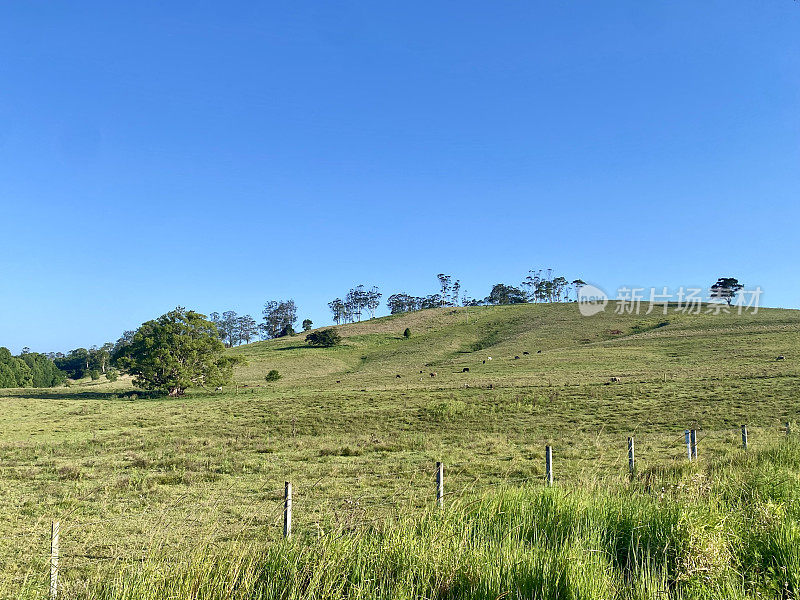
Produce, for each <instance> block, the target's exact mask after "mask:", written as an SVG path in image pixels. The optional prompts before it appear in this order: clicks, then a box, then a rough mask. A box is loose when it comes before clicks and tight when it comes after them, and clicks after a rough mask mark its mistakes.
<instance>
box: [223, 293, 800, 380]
mask: <svg viewBox="0 0 800 600" xmlns="http://www.w3.org/2000/svg"><path fill="white" fill-rule="evenodd" d="M647 308H648V307H647V305H643V308H642V313H644V312H646V310H647ZM406 327H408V328H410V330H411V332H412V335H411V338H410V339H405V338H404V337H403V335H402V333H403V330H404V329H405V328H406ZM337 330H338V331H339V333H340V334H341V335H342V337H343V340H344V341H343V344H342V345H341V346H339V347H335V348H311V347H308V346H307V345H306V344H305V340H304V336H303V335H297V336H294V337H290V338H282V339H277V340H269V341H263V342H256V343H254V344H250V345H247V346H241V347H239V348H235V349H233V350H231V352H232V353H234V354H236V355H240V356H243V357H244V358H246V359H247V361H248V362H247V365H246V366H244V367H242V368H240V369H239V370H238V372H237V382H238V383H240V384H245V385H248V386H255V385H266V384H265V383H264V375H265V374H266V373H267V372H268V371H269V370H270V369H277V370H278V371H279V372H280V373H281V375H282V376H283V378H282V379H281V380H280V382H278V383H277V384H274V386H275V387H276V388H277V389H280V388H286V387H289V388H298V387H309V388H315V389H324V388H329V387H337V386H340V387H343V388H345V389H348V388H365V389H384V388H402V389H405V388H421V387H422V388H431V387H433V388H456V387H464V386H470V387H472V386H488V385H489V384H491V385H501V386H503V385H510V386H529V385H533V386H535V385H564V384H566V385H578V384H591V383H606V382H608V381H609V380H610V378H611V377H618V378H620V379H621V380H622V381H623V382H625V381H647V380H651V379H654V378H656V379H662V380H663V379H664V378H665V377H666V378H667V379H685V378H691V379H694V380H702V379H707V378H717V377H719V376H721V375H725V376H735V377H765V376H767V377H772V376H781V375H797V373H798V362H797V359H798V357H799V356H800V335H798V334H800V311H797V310H788V309H761V310H759V311H758V312H757V313H756V314H742V315H739V314H736V312H735V311H733V312H732V314H724V313H723V314H700V315H687V314H682V313H676V312H674V311H673V310H672V309H670V312H669V313H668V314H667V315H664V314H663V313H662V308H661V307H658V308H655V309H654V310H653V312H652V313H651V314H649V315H646V314H640V315H635V314H616V311H615V305H614V303H613V302H612V303H611V304H610V305H609V306H608V308H607V309H606V311H605V312H604V313H601V314H599V315H595V316H592V317H583V316H581V315H580V313H579V311H578V307H577V305H576V304H574V303H570V304H566V303H563V304H525V305H515V306H493V307H471V308H440V309H431V310H424V311H419V312H415V313H408V314H402V315H394V316H388V317H382V318H378V319H372V320H369V321H364V322H361V323H353V324H348V325H342V326H339V327H337ZM526 352H527V353H528V354H525V353H526ZM779 355H783V356H786V360H782V361H778V360H776V358H777V357H778V356H779ZM489 357H491V360H490V359H489ZM516 357H519V358H516ZM484 361H485V362H484ZM465 368H467V369H469V372H468V373H466V372H463V370H464V369H465ZM420 372H421V373H420ZM430 373H436V377H434V378H432V377H431V376H430ZM398 375H399V376H400V377H397V376H398Z"/></svg>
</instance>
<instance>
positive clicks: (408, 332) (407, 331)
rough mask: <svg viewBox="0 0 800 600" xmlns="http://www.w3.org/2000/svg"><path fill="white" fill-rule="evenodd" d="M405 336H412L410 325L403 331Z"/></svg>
mask: <svg viewBox="0 0 800 600" xmlns="http://www.w3.org/2000/svg"><path fill="white" fill-rule="evenodd" d="M403 337H404V338H406V339H408V338H410V337H411V330H410V329H409V328H408V327H406V330H405V331H404V332H403Z"/></svg>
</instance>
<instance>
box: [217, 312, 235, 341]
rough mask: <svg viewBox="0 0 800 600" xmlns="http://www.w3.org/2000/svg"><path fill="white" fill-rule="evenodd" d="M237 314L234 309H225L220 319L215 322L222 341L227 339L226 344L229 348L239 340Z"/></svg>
mask: <svg viewBox="0 0 800 600" xmlns="http://www.w3.org/2000/svg"><path fill="white" fill-rule="evenodd" d="M238 325H239V315H237V314H236V311H235V310H226V311H225V312H224V313H222V319H221V320H220V322H219V323H218V324H217V329H219V333H220V337H221V338H222V341H223V342H224V341H225V340H227V344H228V347H229V348H232V347H233V346H235V345H236V344H237V343H238V342H239V331H238V330H239V327H238Z"/></svg>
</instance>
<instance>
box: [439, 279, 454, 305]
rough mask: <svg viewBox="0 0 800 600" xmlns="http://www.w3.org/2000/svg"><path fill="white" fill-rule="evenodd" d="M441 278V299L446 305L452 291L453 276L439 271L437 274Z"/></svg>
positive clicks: (442, 303)
mask: <svg viewBox="0 0 800 600" xmlns="http://www.w3.org/2000/svg"><path fill="white" fill-rule="evenodd" d="M436 277H437V278H438V279H439V286H440V287H441V293H440V301H441V305H442V306H446V305H447V304H448V301H447V295H448V292H449V291H450V279H451V278H452V277H451V276H450V275H445V274H444V273H439V274H438V275H437V276H436Z"/></svg>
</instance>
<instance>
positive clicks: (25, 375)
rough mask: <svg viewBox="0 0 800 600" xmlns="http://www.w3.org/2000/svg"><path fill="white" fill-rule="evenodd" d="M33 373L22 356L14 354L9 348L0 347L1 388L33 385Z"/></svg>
mask: <svg viewBox="0 0 800 600" xmlns="http://www.w3.org/2000/svg"><path fill="white" fill-rule="evenodd" d="M32 385H33V374H32V373H31V369H30V367H28V365H27V364H25V361H23V360H22V359H21V358H17V357H16V356H12V355H11V352H9V350H8V348H0V388H15V387H31V386H32Z"/></svg>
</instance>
